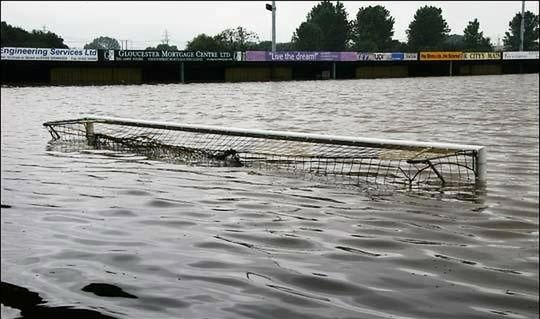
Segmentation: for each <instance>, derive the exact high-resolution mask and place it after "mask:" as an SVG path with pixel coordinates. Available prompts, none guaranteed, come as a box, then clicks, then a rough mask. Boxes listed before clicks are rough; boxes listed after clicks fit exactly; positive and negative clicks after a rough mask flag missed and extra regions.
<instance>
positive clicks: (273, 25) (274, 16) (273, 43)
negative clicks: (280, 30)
mask: <svg viewBox="0 0 540 319" xmlns="http://www.w3.org/2000/svg"><path fill="white" fill-rule="evenodd" d="M272 52H276V2H275V1H274V0H272Z"/></svg>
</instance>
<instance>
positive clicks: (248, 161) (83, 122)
mask: <svg viewBox="0 0 540 319" xmlns="http://www.w3.org/2000/svg"><path fill="white" fill-rule="evenodd" d="M43 125H44V126H45V127H46V128H47V129H48V130H49V132H50V134H51V136H52V138H53V141H52V143H65V144H77V145H84V146H85V147H87V148H92V149H105V150H113V151H129V152H133V153H137V154H142V155H145V156H147V157H148V158H149V159H156V160H164V161H168V162H175V163H186V164H195V165H210V166H212V165H215V166H238V167H240V166H242V167H250V168H265V169H278V170H287V171H294V172H301V173H308V174H316V175H324V176H339V177H340V178H345V179H347V180H349V181H352V182H354V183H356V182H358V183H360V182H362V181H373V182H377V183H380V182H382V183H395V184H405V185H408V186H413V185H441V184H444V185H449V184H451V185H456V184H457V185H463V184H467V185H471V184H478V183H484V182H485V179H486V167H485V166H486V152H485V149H484V148H483V147H481V146H475V145H460V144H449V143H426V142H417V141H403V140H388V139H374V138H356V137H348V136H331V135H320V134H308V133H294V132H279V131H266V130H250V129H240V128H225V127H217V126H207V125H191V124H177V123H164V122H154V121H142V120H133V119H122V118H111V117H86V118H80V119H73V120H63V121H52V122H46V123H44V124H43Z"/></svg>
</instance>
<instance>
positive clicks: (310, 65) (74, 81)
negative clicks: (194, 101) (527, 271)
mask: <svg viewBox="0 0 540 319" xmlns="http://www.w3.org/2000/svg"><path fill="white" fill-rule="evenodd" d="M538 62H539V60H538V52H419V53H399V52H397V53H396V52H394V53H358V52H299V51H290V52H276V53H272V52H266V51H246V52H200V51H195V52H190V51H169V52H165V51H144V50H123V51H122V50H84V49H39V48H24V49H23V48H2V59H1V73H2V84H3V85H6V84H7V85H25V84H29V85H111V84H142V83H201V82H252V81H291V80H327V79H369V78H394V77H426V76H428V77H429V76H464V75H487V74H489V75H496V74H515V73H538V72H539V68H538V65H539V63H538Z"/></svg>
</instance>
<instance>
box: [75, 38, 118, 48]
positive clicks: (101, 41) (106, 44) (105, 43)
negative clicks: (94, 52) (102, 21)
mask: <svg viewBox="0 0 540 319" xmlns="http://www.w3.org/2000/svg"><path fill="white" fill-rule="evenodd" d="M84 48H85V49H101V50H120V43H118V41H117V40H116V39H113V38H109V37H99V38H95V39H94V40H93V41H92V42H90V43H87V44H85V45H84Z"/></svg>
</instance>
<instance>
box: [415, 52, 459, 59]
mask: <svg viewBox="0 0 540 319" xmlns="http://www.w3.org/2000/svg"><path fill="white" fill-rule="evenodd" d="M462 59H463V52H456V51H452V52H447V51H434V52H420V61H451V60H462Z"/></svg>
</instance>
